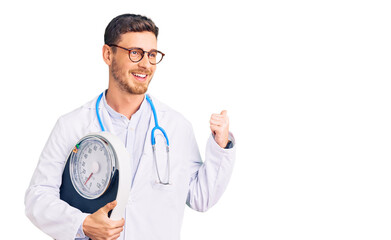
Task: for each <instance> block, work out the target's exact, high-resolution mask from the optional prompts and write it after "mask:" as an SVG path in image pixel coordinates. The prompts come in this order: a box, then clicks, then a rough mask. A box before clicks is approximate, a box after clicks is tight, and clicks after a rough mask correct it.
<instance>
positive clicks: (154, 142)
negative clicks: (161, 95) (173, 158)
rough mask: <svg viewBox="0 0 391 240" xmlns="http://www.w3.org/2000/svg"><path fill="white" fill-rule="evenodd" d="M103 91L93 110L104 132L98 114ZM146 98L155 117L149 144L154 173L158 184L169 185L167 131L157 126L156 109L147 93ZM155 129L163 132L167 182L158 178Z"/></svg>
mask: <svg viewBox="0 0 391 240" xmlns="http://www.w3.org/2000/svg"><path fill="white" fill-rule="evenodd" d="M103 94H104V92H103V93H101V94H100V95H99V97H98V100H96V106H95V110H96V116H97V117H98V121H99V125H100V128H101V129H102V131H103V132H104V131H105V128H104V127H103V123H102V120H101V118H100V115H99V108H98V107H99V103H100V101H101V99H102V97H103ZM146 99H147V101H148V103H149V105H150V106H151V109H152V112H153V118H154V119H155V127H154V128H153V129H152V131H151V144H152V152H153V160H154V162H155V166H156V173H157V177H158V181H157V182H158V183H159V184H163V185H169V184H171V183H170V155H169V153H170V147H169V142H168V137H167V133H166V131H164V129H163V128H162V127H160V126H159V123H158V121H157V115H156V109H155V106H154V105H153V103H152V100H151V98H150V97H149V95H148V94H147V95H146ZM156 130H159V131H160V132H162V133H163V135H164V138H165V139H166V152H167V176H168V177H167V182H163V181H162V180H161V178H160V174H159V168H158V165H157V160H156V140H155V131H156Z"/></svg>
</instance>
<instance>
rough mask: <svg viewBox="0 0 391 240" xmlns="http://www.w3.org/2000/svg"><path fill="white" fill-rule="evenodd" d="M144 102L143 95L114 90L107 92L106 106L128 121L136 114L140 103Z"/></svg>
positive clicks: (110, 89)
mask: <svg viewBox="0 0 391 240" xmlns="http://www.w3.org/2000/svg"><path fill="white" fill-rule="evenodd" d="M143 100H144V94H138V95H136V94H130V93H125V92H124V91H122V90H120V89H116V88H110V87H109V89H108V90H107V94H106V101H107V104H108V105H109V106H110V107H111V108H112V109H114V110H115V111H116V112H118V113H121V114H122V115H124V116H126V117H127V118H128V119H130V118H131V117H132V115H133V114H134V113H135V112H137V110H138V109H139V108H140V106H141V103H142V102H143Z"/></svg>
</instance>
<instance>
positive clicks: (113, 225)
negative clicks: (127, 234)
mask: <svg viewBox="0 0 391 240" xmlns="http://www.w3.org/2000/svg"><path fill="white" fill-rule="evenodd" d="M110 220H111V219H110ZM124 225H125V219H123V218H122V219H121V220H117V221H116V220H111V228H116V229H120V228H122V227H123V226H124ZM121 231H122V230H121Z"/></svg>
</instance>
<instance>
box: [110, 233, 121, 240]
mask: <svg viewBox="0 0 391 240" xmlns="http://www.w3.org/2000/svg"><path fill="white" fill-rule="evenodd" d="M120 235H121V234H116V235H114V236H113V237H112V238H109V239H110V240H116V239H118V238H119V236H120Z"/></svg>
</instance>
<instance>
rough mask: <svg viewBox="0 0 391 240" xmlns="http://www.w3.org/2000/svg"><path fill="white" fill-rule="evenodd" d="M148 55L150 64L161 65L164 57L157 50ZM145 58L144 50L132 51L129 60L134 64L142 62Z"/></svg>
mask: <svg viewBox="0 0 391 240" xmlns="http://www.w3.org/2000/svg"><path fill="white" fill-rule="evenodd" d="M147 55H148V59H149V62H150V63H152V64H157V63H159V62H160V61H161V60H162V58H163V55H162V54H161V53H160V52H158V51H156V50H151V51H150V52H148V53H147ZM143 57H144V51H143V50H142V49H132V50H131V51H130V52H129V58H130V60H132V61H134V62H137V61H140V60H141V59H142V58H143Z"/></svg>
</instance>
